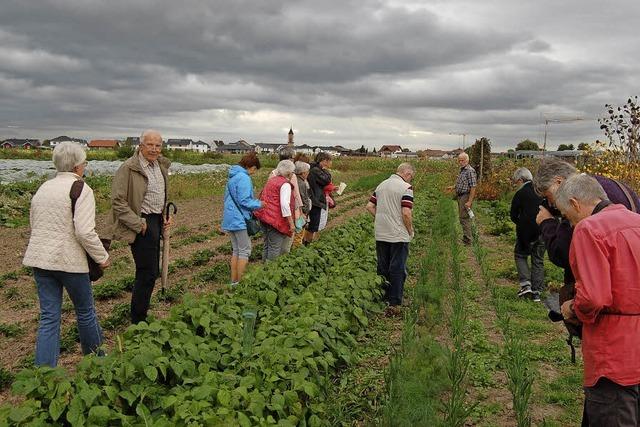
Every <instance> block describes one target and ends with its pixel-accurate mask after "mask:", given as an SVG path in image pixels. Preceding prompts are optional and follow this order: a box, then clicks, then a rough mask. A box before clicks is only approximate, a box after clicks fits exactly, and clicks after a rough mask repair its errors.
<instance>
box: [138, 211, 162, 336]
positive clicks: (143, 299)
mask: <svg viewBox="0 0 640 427" xmlns="http://www.w3.org/2000/svg"><path fill="white" fill-rule="evenodd" d="M142 217H143V218H146V220H147V231H146V232H145V234H144V236H143V235H142V234H138V235H137V236H136V240H135V241H134V242H133V243H132V244H131V254H132V255H133V261H134V262H135V263H136V282H135V284H134V285H133V292H132V294H131V323H134V324H135V323H140V322H142V321H143V320H145V319H146V318H147V311H148V310H149V303H150V302H151V294H152V293H153V287H154V285H155V283H156V280H157V279H158V276H159V275H160V234H161V233H162V215H160V214H149V215H147V214H142Z"/></svg>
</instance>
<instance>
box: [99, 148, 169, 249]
mask: <svg viewBox="0 0 640 427" xmlns="http://www.w3.org/2000/svg"><path fill="white" fill-rule="evenodd" d="M158 164H159V165H160V171H161V172H162V177H163V178H164V200H165V204H166V201H167V189H168V186H169V179H168V171H169V166H170V165H171V161H169V160H168V159H166V158H164V157H159V158H158ZM147 183H148V178H147V175H146V174H145V173H144V171H143V170H142V166H140V161H139V160H138V150H136V152H135V153H133V156H131V157H130V158H128V159H127V160H126V161H125V162H124V163H123V164H122V165H121V166H120V168H119V169H118V171H117V172H116V174H115V176H114V177H113V182H112V184H111V211H110V213H109V219H108V221H109V230H111V238H112V240H124V241H126V242H127V243H129V244H131V243H133V241H134V240H135V239H136V235H137V234H138V233H140V231H141V230H142V224H144V222H145V220H144V218H142V217H141V216H140V212H141V210H142V201H143V200H144V195H145V193H146V191H147Z"/></svg>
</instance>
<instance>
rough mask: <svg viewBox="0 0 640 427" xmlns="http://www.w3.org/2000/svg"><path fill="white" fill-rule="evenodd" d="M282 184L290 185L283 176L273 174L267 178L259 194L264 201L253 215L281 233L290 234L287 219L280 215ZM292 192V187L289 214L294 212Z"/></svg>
mask: <svg viewBox="0 0 640 427" xmlns="http://www.w3.org/2000/svg"><path fill="white" fill-rule="evenodd" d="M283 185H291V183H290V182H289V181H287V179H286V178H285V177H283V176H275V177H273V178H271V179H269V180H268V181H267V183H266V185H265V186H264V189H263V190H262V193H261V194H260V200H261V201H263V202H264V207H263V208H261V209H258V210H256V211H254V212H253V216H255V217H256V218H258V219H259V220H260V221H262V222H264V223H265V224H269V225H270V226H272V227H273V228H275V229H276V230H278V231H279V232H280V233H282V234H286V235H287V236H292V235H293V233H292V232H291V227H290V226H289V221H288V220H287V219H286V218H285V217H283V216H282V210H281V208H280V188H281V187H282V186H283ZM294 200H295V198H294V194H293V188H292V189H291V200H290V201H289V205H290V207H291V214H292V215H293V213H294V205H295V203H294Z"/></svg>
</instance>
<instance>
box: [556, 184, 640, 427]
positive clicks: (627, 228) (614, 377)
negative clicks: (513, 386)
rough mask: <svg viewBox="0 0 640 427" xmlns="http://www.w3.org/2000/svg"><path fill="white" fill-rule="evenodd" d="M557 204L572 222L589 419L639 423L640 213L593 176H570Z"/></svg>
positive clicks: (575, 311) (575, 305)
mask: <svg viewBox="0 0 640 427" xmlns="http://www.w3.org/2000/svg"><path fill="white" fill-rule="evenodd" d="M555 199H556V200H555V202H556V206H557V207H558V208H559V209H560V211H561V212H562V213H563V215H564V216H565V217H566V218H567V219H569V221H570V222H571V224H572V225H573V226H574V231H573V238H572V240H571V247H570V250H569V262H570V264H571V269H572V271H573V273H574V276H575V279H576V285H575V287H576V294H575V297H574V299H572V300H569V301H566V302H565V303H564V304H563V305H562V314H563V316H564V317H565V318H566V319H571V318H577V319H578V320H579V321H580V322H582V355H583V359H584V392H585V415H586V416H587V417H586V418H587V419H588V423H589V425H592V426H637V425H640V424H639V422H640V414H639V412H640V411H639V408H640V389H639V384H640V282H639V281H638V278H639V277H640V215H638V214H636V213H633V212H631V211H629V210H628V209H627V208H626V207H625V206H623V205H619V204H612V203H611V202H610V201H609V200H607V195H606V193H605V192H604V190H603V188H602V187H601V186H600V184H599V183H598V181H596V179H595V178H593V177H590V176H588V175H584V174H579V175H574V176H572V177H570V178H568V179H566V180H565V181H564V182H563V183H562V184H561V185H560V187H559V188H558V191H557V192H556V195H555Z"/></svg>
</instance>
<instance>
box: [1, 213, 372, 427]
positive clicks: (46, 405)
mask: <svg viewBox="0 0 640 427" xmlns="http://www.w3.org/2000/svg"><path fill="white" fill-rule="evenodd" d="M372 236H373V233H372V227H371V220H370V219H369V218H363V217H360V218H357V219H355V220H351V221H349V222H347V223H346V224H345V225H344V226H343V227H341V228H340V229H336V230H335V231H331V232H328V233H327V234H326V235H324V236H323V238H322V240H321V241H320V242H319V243H318V244H315V245H312V246H311V247H303V248H300V249H298V250H297V252H296V253H295V256H290V257H282V258H280V259H278V260H277V261H274V262H270V263H268V264H266V265H264V267H258V268H254V269H252V270H251V271H250V272H248V273H247V275H246V276H245V278H244V279H243V281H242V282H241V284H240V285H238V288H237V289H236V290H235V292H234V295H233V296H232V297H229V295H224V294H212V295H208V296H205V297H200V296H199V297H197V298H193V297H191V298H190V297H186V298H185V301H184V303H183V304H181V305H179V306H177V307H174V308H173V309H172V313H171V315H170V316H169V317H168V318H167V319H163V320H157V321H153V322H151V323H150V324H147V323H145V322H143V323H140V324H138V325H133V326H131V327H129V329H128V330H127V331H126V332H125V333H124V334H123V336H122V337H119V338H118V342H117V345H116V348H114V349H112V350H111V351H110V352H109V355H108V356H107V357H102V358H97V357H92V356H91V357H86V358H84V359H83V360H82V361H81V362H80V364H79V366H78V370H77V372H76V374H75V375H74V376H70V375H68V374H67V373H66V372H65V371H64V370H63V369H60V368H56V369H49V368H38V369H29V370H25V371H23V372H21V373H19V374H18V375H17V377H16V381H15V382H14V385H13V391H14V393H17V394H19V395H22V396H24V401H23V403H22V404H20V405H17V406H13V407H9V406H5V407H2V408H1V409H0V425H4V424H22V425H28V424H31V425H40V424H56V423H65V424H66V423H68V424H70V425H73V426H80V425H87V424H93V425H138V424H140V423H144V424H146V425H151V424H153V425H159V426H163V425H164V426H175V425H196V424H205V425H240V426H249V425H281V426H287V425H289V426H293V425H309V426H319V425H326V424H327V421H326V420H327V418H328V416H327V413H326V406H325V401H326V400H327V398H329V397H330V394H329V391H330V386H331V381H330V379H331V377H332V376H334V375H335V374H336V373H337V371H338V370H339V369H340V367H342V366H345V365H346V364H349V363H350V362H351V361H352V355H353V351H354V347H355V346H356V343H357V342H356V337H357V336H358V335H359V334H360V333H362V330H363V328H364V327H365V326H366V325H367V324H368V315H369V314H370V313H372V312H377V311H380V303H379V302H378V300H379V297H380V285H381V282H380V279H379V278H378V276H377V275H376V273H375V244H374V241H373V237H372ZM249 308H253V309H257V312H258V317H257V323H256V325H255V338H254V341H253V346H252V347H251V348H250V351H249V352H248V354H246V355H245V354H243V351H242V341H243V320H242V319H243V312H244V311H246V310H247V309H249Z"/></svg>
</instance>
